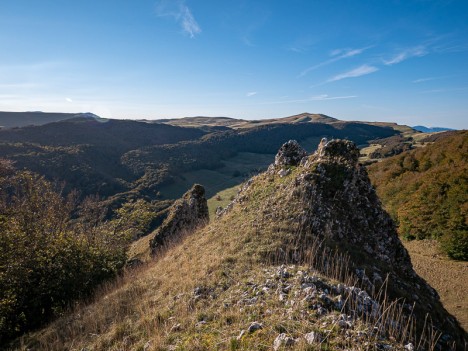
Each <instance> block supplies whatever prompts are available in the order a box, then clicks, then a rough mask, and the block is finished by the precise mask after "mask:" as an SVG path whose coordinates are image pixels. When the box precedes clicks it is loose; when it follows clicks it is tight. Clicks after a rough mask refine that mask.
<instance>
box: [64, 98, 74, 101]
mask: <svg viewBox="0 0 468 351" xmlns="http://www.w3.org/2000/svg"><path fill="white" fill-rule="evenodd" d="M65 101H68V102H73V100H72V99H70V98H69V97H67V98H65Z"/></svg>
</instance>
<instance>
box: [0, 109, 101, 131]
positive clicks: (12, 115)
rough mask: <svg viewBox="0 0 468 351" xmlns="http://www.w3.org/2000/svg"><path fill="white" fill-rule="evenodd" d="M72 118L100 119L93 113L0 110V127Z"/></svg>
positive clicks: (40, 123)
mask: <svg viewBox="0 0 468 351" xmlns="http://www.w3.org/2000/svg"><path fill="white" fill-rule="evenodd" d="M74 118H89V119H95V120H102V119H101V118H100V117H99V116H97V115H95V114H94V113H90V112H86V113H60V112H39V111H33V112H4V111H0V128H19V127H26V126H40V125H43V124H48V123H52V122H59V121H64V120H67V119H74Z"/></svg>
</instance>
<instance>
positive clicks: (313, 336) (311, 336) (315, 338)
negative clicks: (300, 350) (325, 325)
mask: <svg viewBox="0 0 468 351" xmlns="http://www.w3.org/2000/svg"><path fill="white" fill-rule="evenodd" d="M304 338H305V339H306V341H307V343H308V344H309V345H312V344H315V343H319V342H322V335H321V334H320V333H318V332H310V333H307V334H305V335H304Z"/></svg>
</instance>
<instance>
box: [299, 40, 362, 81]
mask: <svg viewBox="0 0 468 351" xmlns="http://www.w3.org/2000/svg"><path fill="white" fill-rule="evenodd" d="M369 48H370V46H367V47H365V48H360V49H346V50H343V49H336V50H333V51H332V52H331V54H330V55H331V56H332V58H331V59H328V60H326V61H323V62H320V63H318V64H316V65H314V66H311V67H309V68H306V69H305V70H303V71H302V72H301V73H299V77H303V76H305V75H306V74H308V73H309V72H311V71H314V70H316V69H317V68H320V67H323V66H326V65H329V64H331V63H334V62H336V61H340V60H343V59H345V58H349V57H353V56H357V55H359V54H361V53H363V52H364V51H365V50H367V49H369Z"/></svg>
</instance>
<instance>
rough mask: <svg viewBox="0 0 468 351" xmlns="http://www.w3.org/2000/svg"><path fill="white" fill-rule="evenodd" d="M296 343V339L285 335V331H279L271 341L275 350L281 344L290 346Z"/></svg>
mask: <svg viewBox="0 0 468 351" xmlns="http://www.w3.org/2000/svg"><path fill="white" fill-rule="evenodd" d="M295 343H296V340H294V339H293V338H291V337H290V336H288V335H286V334H285V333H281V334H280V335H278V336H277V337H276V339H275V341H274V342H273V350H275V351H277V350H279V348H280V347H281V346H286V347H290V346H293V345H294V344H295Z"/></svg>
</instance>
